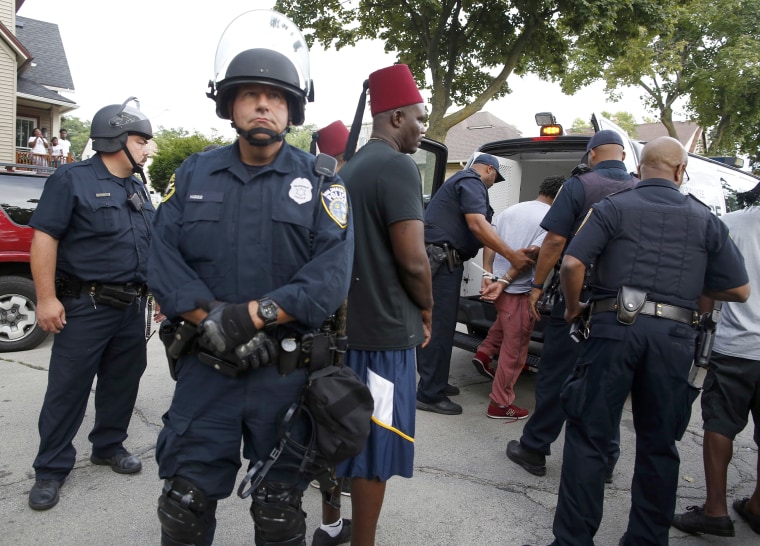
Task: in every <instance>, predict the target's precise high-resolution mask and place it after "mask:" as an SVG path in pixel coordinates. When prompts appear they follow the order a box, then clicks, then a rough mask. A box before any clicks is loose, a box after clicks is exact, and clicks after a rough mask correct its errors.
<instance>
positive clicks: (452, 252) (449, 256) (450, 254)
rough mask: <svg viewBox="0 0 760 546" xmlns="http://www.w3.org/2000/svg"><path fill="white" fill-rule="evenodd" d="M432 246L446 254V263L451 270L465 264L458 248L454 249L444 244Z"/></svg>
mask: <svg viewBox="0 0 760 546" xmlns="http://www.w3.org/2000/svg"><path fill="white" fill-rule="evenodd" d="M432 246H435V247H438V248H440V249H442V250H443V251H444V252H445V253H446V261H447V262H448V265H449V267H450V268H452V269H453V268H454V267H459V266H460V265H462V264H463V263H464V260H462V256H461V255H460V254H459V251H457V249H456V248H452V247H451V246H450V245H449V244H448V243H443V244H442V245H436V244H433V245H432Z"/></svg>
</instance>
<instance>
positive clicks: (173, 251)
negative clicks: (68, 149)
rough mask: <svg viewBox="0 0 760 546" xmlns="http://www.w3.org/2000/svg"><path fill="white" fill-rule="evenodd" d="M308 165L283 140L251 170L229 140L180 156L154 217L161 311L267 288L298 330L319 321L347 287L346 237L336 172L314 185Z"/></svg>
mask: <svg viewBox="0 0 760 546" xmlns="http://www.w3.org/2000/svg"><path fill="white" fill-rule="evenodd" d="M313 167H314V156H312V155H310V154H308V153H306V152H303V151H301V150H298V149H296V148H293V147H291V146H289V145H288V144H284V145H283V147H282V149H281V150H280V151H279V153H278V154H277V156H276V157H275V159H274V161H273V162H272V163H270V164H269V165H265V166H262V167H259V168H257V169H253V171H254V172H251V171H249V169H248V168H247V167H246V166H245V165H244V164H243V163H242V161H241V159H240V151H239V148H238V144H237V143H235V144H232V145H230V146H225V147H221V148H217V149H215V150H211V151H208V152H204V153H200V154H194V155H192V156H190V157H189V158H188V159H187V160H185V162H184V163H183V164H182V165H181V166H180V167H179V169H177V171H176V179H175V182H174V183H173V185H172V187H171V188H170V189H169V192H168V193H167V196H166V197H165V198H164V200H163V203H162V204H161V205H160V206H159V207H158V212H157V214H156V222H155V225H154V231H155V233H154V240H153V245H152V247H151V257H150V264H149V271H148V285H149V286H150V288H151V290H153V293H154V295H155V296H156V299H157V301H158V302H159V303H160V304H161V311H162V312H163V313H164V314H166V316H168V317H170V318H173V317H177V316H179V315H181V314H182V313H185V312H187V311H191V310H193V309H195V308H197V307H198V302H199V301H202V300H207V301H211V300H218V301H225V302H231V303H240V302H246V301H250V300H254V299H259V298H261V297H263V296H269V297H270V298H272V300H274V301H275V302H277V303H278V304H279V305H280V307H282V308H283V310H285V311H286V312H287V313H289V314H290V315H291V316H293V317H294V318H295V320H296V322H297V323H299V324H300V325H302V326H300V328H301V329H302V328H303V326H306V327H308V328H316V327H318V326H320V325H321V324H322V322H323V321H324V320H325V319H326V318H327V317H328V316H329V315H330V314H332V313H333V312H334V311H335V310H336V309H337V308H338V307H339V306H340V304H341V303H342V302H343V300H344V299H345V297H346V295H347V293H348V284H349V278H350V273H351V257H352V254H353V241H354V239H353V224H352V222H351V218H350V216H349V201H348V196H347V194H346V190H345V187H344V185H343V181H342V180H341V179H340V178H339V177H337V176H336V177H333V178H331V179H325V180H324V182H323V184H322V187H321V191H319V192H318V187H319V176H317V175H316V174H315V173H314V169H313ZM288 327H295V328H299V326H296V325H289V326H288Z"/></svg>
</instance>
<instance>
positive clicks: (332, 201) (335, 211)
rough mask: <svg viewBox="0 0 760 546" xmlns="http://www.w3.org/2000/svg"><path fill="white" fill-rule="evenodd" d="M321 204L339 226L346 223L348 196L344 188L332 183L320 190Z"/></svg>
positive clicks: (342, 226)
mask: <svg viewBox="0 0 760 546" xmlns="http://www.w3.org/2000/svg"><path fill="white" fill-rule="evenodd" d="M322 206H323V207H324V208H325V211H327V214H328V215H329V216H330V218H332V219H333V220H334V221H335V223H336V224H338V225H339V226H340V227H341V228H345V227H346V226H347V225H348V198H347V197H346V188H344V187H343V186H341V185H339V184H333V185H332V186H330V187H329V188H327V189H326V190H324V191H323V192H322Z"/></svg>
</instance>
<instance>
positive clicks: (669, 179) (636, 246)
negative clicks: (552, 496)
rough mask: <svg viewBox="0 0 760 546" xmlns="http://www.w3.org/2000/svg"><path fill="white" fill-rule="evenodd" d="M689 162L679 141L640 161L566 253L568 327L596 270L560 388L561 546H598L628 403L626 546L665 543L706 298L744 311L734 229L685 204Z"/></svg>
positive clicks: (653, 147)
mask: <svg viewBox="0 0 760 546" xmlns="http://www.w3.org/2000/svg"><path fill="white" fill-rule="evenodd" d="M687 160H688V154H687V153H686V150H685V149H684V148H683V146H681V144H680V143H679V142H678V141H677V140H675V139H673V138H670V137H661V138H658V139H656V140H653V141H651V142H649V143H648V144H647V145H646V146H645V147H644V149H643V150H642V155H641V164H640V166H639V172H640V174H641V178H642V181H641V182H640V183H639V184H638V185H637V186H636V187H635V188H633V189H630V190H627V191H622V192H619V193H616V194H614V195H611V196H609V197H607V198H606V199H603V200H602V201H600V202H599V203H597V204H596V205H594V206H593V207H592V208H591V210H590V211H589V213H588V215H587V217H586V219H585V220H584V222H583V224H582V225H581V227H580V228H579V229H578V232H577V233H576V235H575V237H574V239H573V241H572V242H571V243H570V245H569V246H568V248H567V251H566V253H565V257H564V259H563V261H562V268H561V271H560V275H561V276H560V279H561V283H562V291H563V293H564V297H565V303H566V311H565V318H566V320H568V321H572V320H573V319H574V318H575V317H577V316H578V315H580V314H581V312H582V311H583V309H584V307H585V304H583V303H581V289H582V286H583V283H584V277H585V273H586V269H587V267H589V266H590V265H591V264H594V265H595V272H596V276H595V281H594V283H593V284H592V286H591V326H590V338H589V339H588V340H587V341H586V342H585V343H583V344H582V345H583V348H582V351H581V355H580V357H579V358H578V361H577V363H576V366H575V369H574V371H573V374H572V377H571V378H570V379H569V380H568V382H567V383H566V384H565V386H564V387H563V388H562V395H561V396H562V404H563V407H564V409H565V412H566V414H567V429H566V433H565V448H564V453H563V461H562V477H561V481H560V490H559V500H558V503H557V510H556V512H555V516H554V529H553V530H554V536H555V537H556V540H555V541H554V544H573V545H591V544H593V538H594V534H595V533H596V531H597V529H598V527H599V523H600V522H601V518H602V505H603V501H604V478H605V472H606V465H607V460H606V455H607V450H608V446H609V443H610V441H611V440H612V438H613V437H614V436H615V432H616V431H617V430H618V428H619V426H618V424H619V420H620V415H621V413H622V410H623V405H624V404H625V401H626V398H627V397H628V394H629V393H630V395H631V401H632V407H633V424H634V428H635V429H636V463H635V467H634V472H633V483H632V486H631V511H630V515H629V520H628V528H627V531H626V533H625V535H624V536H623V538H622V539H621V541H620V544H622V545H639V544H662V545H666V544H668V529H669V527H670V522H671V520H672V518H673V511H674V508H675V495H676V487H677V485H678V467H679V457H678V451H677V449H676V444H675V443H676V440H679V439H680V438H681V436H682V435H683V432H684V431H685V430H686V426H687V425H688V423H689V417H690V414H691V404H692V402H693V400H694V397H693V396H692V394H693V393H692V392H690V390H692V389H694V388H693V387H690V386H689V384H688V374H689V368H690V366H691V364H692V362H693V359H694V349H695V339H696V336H697V332H696V329H695V324H696V322H697V320H698V313H697V309H698V299H699V297H700V295H701V294H704V295H705V296H707V297H710V298H713V299H719V300H726V301H746V299H747V298H748V296H749V283H748V277H747V272H746V270H745V267H744V260H743V258H742V256H741V253H740V252H739V250H738V248H737V247H736V245H735V244H734V243H733V242H732V241H731V239H730V237H729V233H728V228H727V227H726V226H725V224H723V223H722V222H721V221H720V219H719V218H718V217H716V216H715V215H713V214H712V213H711V212H710V209H709V208H708V207H707V206H705V205H704V204H703V203H701V202H700V201H698V200H697V199H695V198H693V197H691V196H686V195H683V194H682V193H680V192H679V191H678V188H679V187H680V186H681V184H682V183H683V177H684V173H685V172H686V163H687Z"/></svg>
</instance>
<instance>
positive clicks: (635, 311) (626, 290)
mask: <svg viewBox="0 0 760 546" xmlns="http://www.w3.org/2000/svg"><path fill="white" fill-rule="evenodd" d="M646 301H647V293H646V292H645V291H644V290H641V289H640V288H632V287H630V286H621V287H620V290H618V294H617V320H618V322H619V323H621V324H626V325H629V326H630V325H631V324H633V323H634V322H635V321H636V317H637V316H638V315H639V311H641V308H642V307H643V306H644V303H645V302H646Z"/></svg>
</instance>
